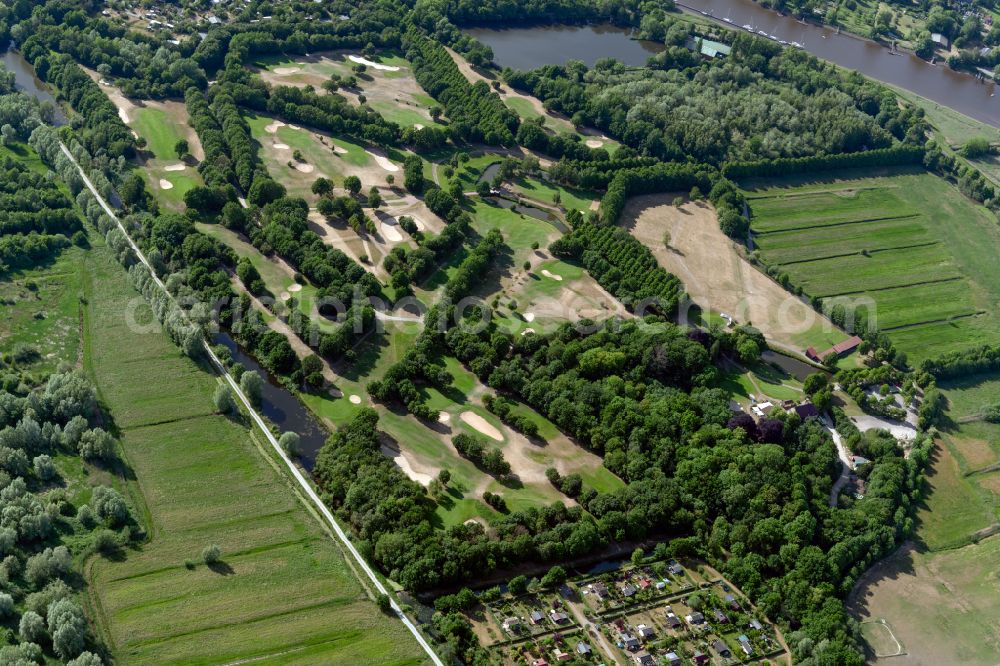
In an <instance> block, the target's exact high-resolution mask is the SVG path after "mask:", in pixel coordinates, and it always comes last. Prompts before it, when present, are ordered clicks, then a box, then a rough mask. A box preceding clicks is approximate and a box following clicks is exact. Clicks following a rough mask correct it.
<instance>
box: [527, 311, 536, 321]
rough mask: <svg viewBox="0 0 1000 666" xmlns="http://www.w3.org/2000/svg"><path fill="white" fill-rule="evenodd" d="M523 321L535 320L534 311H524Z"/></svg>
mask: <svg viewBox="0 0 1000 666" xmlns="http://www.w3.org/2000/svg"><path fill="white" fill-rule="evenodd" d="M524 321H535V313H534V312H525V313H524Z"/></svg>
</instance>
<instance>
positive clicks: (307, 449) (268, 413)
mask: <svg viewBox="0 0 1000 666" xmlns="http://www.w3.org/2000/svg"><path fill="white" fill-rule="evenodd" d="M215 343H216V344H222V345H225V346H226V347H227V348H228V349H229V351H230V352H231V353H232V356H233V360H234V361H237V362H239V363H240V364H241V365H242V366H243V367H244V368H246V369H247V370H254V371H256V372H257V374H259V375H260V376H261V377H263V378H264V379H265V381H264V390H263V392H262V395H261V405H260V413H261V414H263V415H264V416H265V417H267V419H268V420H269V421H271V423H273V424H274V425H276V426H278V428H280V429H281V430H282V432H287V431H292V432H295V433H297V434H298V435H299V437H300V438H301V439H302V447H301V451H302V455H301V456H300V458H299V461H300V462H301V463H302V466H303V467H305V468H306V469H307V470H309V471H312V468H313V464H314V463H315V462H316V454H317V453H319V450H320V448H321V447H322V446H323V443H324V442H326V439H327V437H329V436H330V433H329V431H327V429H326V428H324V427H323V425H322V424H320V422H319V421H318V420H317V419H316V418H315V417H314V416H313V415H312V414H311V413H310V412H309V410H307V409H306V408H305V407H304V406H303V405H302V403H301V402H299V400H298V398H296V397H295V396H294V395H292V393H291V392H290V391H289V390H288V389H286V388H285V387H284V386H282V385H281V384H280V383H278V382H277V381H275V379H274V378H273V377H271V375H269V374H268V372H267V370H265V369H264V368H262V367H261V365H260V364H259V363H257V361H255V360H254V359H253V358H252V357H251V356H250V355H249V354H247V353H246V352H244V351H243V349H241V348H240V346H239V345H238V344H237V343H236V341H235V340H233V339H232V338H231V337H230V336H229V334H228V333H218V334H216V336H215Z"/></svg>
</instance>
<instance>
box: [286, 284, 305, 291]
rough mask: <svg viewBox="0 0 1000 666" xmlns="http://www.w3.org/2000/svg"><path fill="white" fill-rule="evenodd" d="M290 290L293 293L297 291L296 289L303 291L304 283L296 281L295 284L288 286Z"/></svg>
mask: <svg viewBox="0 0 1000 666" xmlns="http://www.w3.org/2000/svg"><path fill="white" fill-rule="evenodd" d="M288 291H290V292H292V293H295V292H296V291H302V285H301V284H299V283H297V282H296V283H295V284H293V285H292V286H291V287H289V288H288Z"/></svg>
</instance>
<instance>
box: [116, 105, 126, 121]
mask: <svg viewBox="0 0 1000 666" xmlns="http://www.w3.org/2000/svg"><path fill="white" fill-rule="evenodd" d="M118 117H119V118H121V119H122V122H123V123H127V122H128V112H127V111H126V110H125V109H123V108H122V107H120V106H119V107H118Z"/></svg>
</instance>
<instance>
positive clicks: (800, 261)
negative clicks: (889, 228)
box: [783, 241, 938, 266]
mask: <svg viewBox="0 0 1000 666" xmlns="http://www.w3.org/2000/svg"><path fill="white" fill-rule="evenodd" d="M937 244H938V242H937V241H927V242H924V243H914V244H913V245H895V246H892V247H877V248H873V249H871V250H865V251H864V252H857V251H855V252H840V253H838V254H828V255H823V256H819V257H806V258H803V259H796V260H794V261H788V262H785V263H784V264H783V265H784V266H790V265H792V264H807V263H809V262H811V261H821V260H823V259H840V258H843V257H851V256H854V255H856V254H860V255H862V256H870V255H874V254H879V253H881V252H897V251H899V250H913V249H915V248H918V247H930V246H931V245H937Z"/></svg>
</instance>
